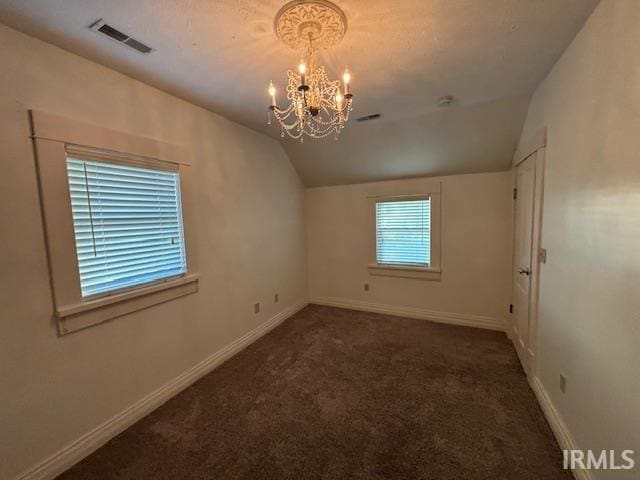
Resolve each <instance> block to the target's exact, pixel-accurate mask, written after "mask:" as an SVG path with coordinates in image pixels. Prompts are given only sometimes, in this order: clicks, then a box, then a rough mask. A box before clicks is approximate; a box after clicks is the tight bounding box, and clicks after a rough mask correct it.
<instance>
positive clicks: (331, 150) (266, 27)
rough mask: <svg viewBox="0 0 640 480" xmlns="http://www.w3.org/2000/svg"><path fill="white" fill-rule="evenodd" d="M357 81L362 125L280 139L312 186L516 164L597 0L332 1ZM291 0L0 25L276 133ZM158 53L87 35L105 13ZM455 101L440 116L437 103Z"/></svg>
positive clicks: (44, 17)
mask: <svg viewBox="0 0 640 480" xmlns="http://www.w3.org/2000/svg"><path fill="white" fill-rule="evenodd" d="M334 1H335V3H336V4H338V5H339V6H340V7H341V8H342V9H343V10H344V11H345V13H346V16H347V19H348V23H349V24H348V30H347V34H346V36H345V38H344V39H343V41H342V43H341V44H340V45H338V46H337V47H336V48H335V49H333V50H330V51H328V52H326V53H324V54H323V56H322V58H323V61H324V63H325V64H326V66H327V67H328V69H329V71H330V72H331V73H332V74H333V76H335V77H338V75H339V73H340V72H341V71H342V69H343V68H344V65H345V64H348V65H349V68H350V70H351V71H352V73H353V82H352V88H353V92H354V93H355V95H356V96H355V98H354V101H355V103H354V112H353V115H354V117H359V116H361V115H368V114H372V113H381V114H382V118H381V119H379V120H376V121H373V122H368V123H362V124H359V123H355V122H354V123H353V124H350V125H349V126H348V127H347V129H346V130H345V131H344V132H343V134H342V136H341V138H340V139H339V140H338V141H334V140H333V138H327V139H323V140H311V139H309V140H307V141H305V142H304V143H303V144H300V143H297V142H293V141H288V140H282V143H283V146H284V148H285V150H286V151H287V153H288V155H289V157H290V159H291V161H292V163H293V164H294V166H295V167H296V169H297V170H298V173H299V174H300V176H301V178H302V180H303V181H304V183H305V184H306V185H329V184H340V183H352V182H363V181H370V180H380V179H386V178H400V177H408V176H421V175H436V174H446V173H462V172H482V171H495V170H501V169H505V168H508V166H509V162H510V159H511V155H512V154H513V151H514V149H515V144H516V142H517V138H518V135H519V133H520V129H521V127H522V123H523V121H524V117H525V114H526V108H527V104H528V96H529V95H530V94H531V93H532V92H533V90H534V89H535V87H536V86H537V85H538V83H539V82H540V81H541V80H542V79H543V78H544V76H545V75H546V73H547V72H548V71H549V69H550V68H551V66H552V65H553V63H554V62H555V61H556V60H557V58H558V57H559V56H560V54H561V53H562V52H563V51H564V49H565V48H566V47H567V46H568V44H569V43H570V42H571V40H572V39H573V37H574V36H575V34H576V33H577V31H578V30H579V28H580V27H581V26H582V24H583V23H584V21H585V20H586V18H587V17H588V15H589V14H590V13H591V11H592V10H593V8H594V7H595V5H596V4H597V3H598V0H560V1H559V0H394V1H392V2H391V1H388V0H334ZM284 3H286V2H285V1H284V0H216V1H212V0H154V1H151V0H147V1H144V0H138V1H129V0H57V1H51V0H28V1H25V0H0V22H2V23H5V24H7V25H10V26H13V27H14V28H17V29H19V30H22V31H24V32H26V33H28V34H31V35H33V36H36V37H38V38H41V39H43V40H45V41H47V42H50V43H53V44H55V45H58V46H60V47H62V48H64V49H66V50H69V51H71V52H74V53H77V54H79V55H82V56H84V57H86V58H89V59H91V60H94V61H96V62H99V63H101V64H104V65H106V66H109V67H111V68H114V69H115V70H119V71H121V72H123V73H125V74H127V75H130V76H131V77H134V78H137V79H140V80H142V81H144V82H146V83H149V84H151V85H154V86H156V87H158V88H161V89H163V90H166V91H167V92H170V93H172V94H175V95H177V96H179V97H182V98H185V99H187V100H189V101H192V102H194V103H196V104H198V105H201V106H203V107H205V108H208V109H210V110H212V111H214V112H216V113H219V114H221V115H223V116H225V117H227V118H229V119H231V120H234V121H236V122H238V123H241V124H244V125H246V126H248V127H250V128H253V129H255V130H258V131H261V132H264V133H266V134H268V135H272V136H274V137H275V138H278V139H280V135H279V130H278V129H277V127H276V126H275V125H271V126H270V127H269V126H267V125H266V106H267V105H268V97H267V95H266V85H267V83H268V81H269V80H271V79H273V80H274V82H276V83H277V82H280V84H281V85H283V83H284V78H285V72H286V70H287V69H288V68H291V67H293V66H294V65H295V64H296V63H297V60H298V57H297V54H296V53H295V52H294V51H292V50H290V49H289V48H288V47H286V46H284V45H283V44H282V43H280V41H279V40H278V39H277V37H276V36H275V34H274V31H273V19H274V16H275V14H276V12H277V11H278V9H279V8H280V7H281V6H282V5H283V4H284ZM100 18H103V19H104V20H105V21H106V22H107V23H109V24H111V25H113V26H114V27H116V28H118V29H119V30H122V31H123V32H126V33H128V34H130V35H132V36H134V37H135V38H136V39H138V40H140V41H142V42H144V43H146V44H148V45H150V46H151V47H152V48H154V51H153V52H152V53H151V54H149V55H141V54H139V53H137V52H135V51H133V50H130V49H127V48H125V47H122V46H121V45H119V44H117V43H115V42H111V41H109V40H107V39H105V38H104V37H102V36H99V35H97V34H95V33H94V32H92V31H91V30H89V29H88V26H89V25H91V24H92V23H93V22H95V21H96V20H97V19H100ZM443 95H453V96H455V98H456V102H455V103H454V104H453V105H452V106H451V107H448V108H445V109H443V108H438V107H437V106H436V102H437V99H438V98H439V97H441V96H443Z"/></svg>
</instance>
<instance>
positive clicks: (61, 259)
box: [30, 110, 199, 335]
mask: <svg viewBox="0 0 640 480" xmlns="http://www.w3.org/2000/svg"><path fill="white" fill-rule="evenodd" d="M30 115H31V125H32V139H33V142H34V147H35V153H36V164H37V169H38V183H39V189H40V202H41V209H42V216H43V223H44V230H45V241H46V247H47V257H48V262H49V274H50V279H51V288H52V294H53V295H52V296H53V304H54V305H53V307H54V311H53V316H54V318H55V320H56V322H57V326H58V333H59V334H60V335H64V334H67V333H71V332H73V331H76V330H80V329H83V328H87V327H90V326H92V325H96V324H98V323H102V322H105V321H107V320H111V319H113V318H116V317H120V316H123V315H127V314H129V313H132V312H135V311H137V310H141V309H144V308H148V307H151V306H153V305H157V304H159V303H163V302H166V301H169V300H172V299H175V298H178V297H182V296H184V295H189V294H192V293H196V292H197V291H198V278H199V276H198V275H197V274H196V273H194V271H193V265H194V256H193V252H192V251H191V248H190V245H191V244H192V242H191V241H190V239H191V230H192V229H191V228H190V227H191V225H192V224H193V222H192V220H191V212H192V208H191V207H190V205H191V204H192V203H191V195H192V192H191V188H190V173H191V169H190V168H189V162H188V160H189V158H188V153H187V152H186V150H185V149H183V148H182V147H179V146H176V145H171V144H167V143H163V142H159V141H157V140H153V139H149V138H145V137H138V136H135V135H131V134H128V133H124V132H118V131H115V130H110V129H107V128H102V127H99V126H96V125H91V124H86V123H82V122H78V121H76V120H71V119H68V118H64V117H59V116H57V115H51V114H48V113H44V112H39V111H34V110H31V111H30ZM68 152H72V153H71V154H72V155H75V156H78V155H82V158H83V159H87V160H98V161H113V162H116V163H118V162H119V163H125V164H129V165H133V166H141V165H142V164H145V165H146V166H147V167H148V168H157V169H163V170H166V169H169V168H170V169H173V170H177V171H178V173H179V178H180V197H181V207H182V222H183V233H184V249H185V257H186V264H187V270H186V272H185V273H183V274H181V275H179V276H174V277H170V278H165V279H159V280H158V281H156V282H152V283H148V284H144V285H141V286H140V287H133V288H128V289H126V290H122V291H114V292H113V293H107V294H106V295H100V296H99V297H86V298H85V299H83V297H82V293H81V290H80V276H79V271H78V259H77V255H76V243H75V235H74V229H73V215H72V211H71V202H70V201H69V198H70V196H69V182H68V179H67V167H66V160H67V154H68ZM80 152H81V153H80Z"/></svg>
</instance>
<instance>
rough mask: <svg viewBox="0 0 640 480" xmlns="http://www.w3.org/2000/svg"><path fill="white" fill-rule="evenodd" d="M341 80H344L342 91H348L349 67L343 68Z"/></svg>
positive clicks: (346, 92)
mask: <svg viewBox="0 0 640 480" xmlns="http://www.w3.org/2000/svg"><path fill="white" fill-rule="evenodd" d="M342 81H343V82H344V93H345V94H348V93H349V82H351V72H349V68H348V67H347V68H345V69H344V73H343V74H342Z"/></svg>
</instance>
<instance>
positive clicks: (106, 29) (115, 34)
mask: <svg viewBox="0 0 640 480" xmlns="http://www.w3.org/2000/svg"><path fill="white" fill-rule="evenodd" d="M89 28H90V29H91V30H93V31H94V32H97V33H101V34H102V35H104V36H106V37H109V38H110V39H111V40H114V41H116V42H118V43H121V44H123V45H126V46H127V47H129V48H133V49H134V50H135V51H137V52H140V53H149V52H151V51H152V50H153V49H152V48H151V47H148V46H147V45H145V44H144V43H142V42H139V41H138V40H136V39H135V38H133V37H130V36H129V35H127V34H126V33H122V32H121V31H120V30H118V29H117V28H113V27H112V26H111V25H109V24H107V23H105V22H104V20H102V19H100V20H98V21H97V22H94V23H93V24H92V25H91V26H90V27H89Z"/></svg>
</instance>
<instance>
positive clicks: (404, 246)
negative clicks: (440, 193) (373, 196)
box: [376, 198, 431, 266]
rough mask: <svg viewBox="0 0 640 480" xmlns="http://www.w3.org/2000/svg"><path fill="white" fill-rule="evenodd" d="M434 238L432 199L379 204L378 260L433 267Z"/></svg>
mask: <svg viewBox="0 0 640 480" xmlns="http://www.w3.org/2000/svg"><path fill="white" fill-rule="evenodd" d="M430 239H431V201H430V199H428V198H425V199H420V200H400V201H388V202H377V203H376V257H377V262H378V263H380V264H390V265H416V266H429V263H430V253H431V249H430Z"/></svg>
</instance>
